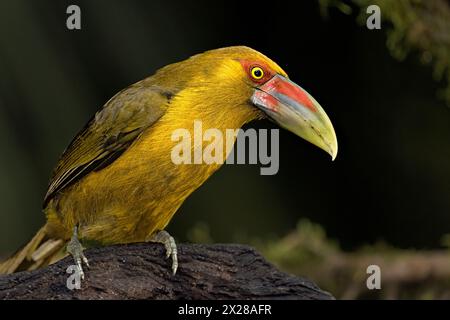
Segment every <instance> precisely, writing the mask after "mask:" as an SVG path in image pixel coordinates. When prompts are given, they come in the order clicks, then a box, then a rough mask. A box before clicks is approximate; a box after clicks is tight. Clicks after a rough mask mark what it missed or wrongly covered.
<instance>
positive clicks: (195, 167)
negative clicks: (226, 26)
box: [0, 46, 337, 276]
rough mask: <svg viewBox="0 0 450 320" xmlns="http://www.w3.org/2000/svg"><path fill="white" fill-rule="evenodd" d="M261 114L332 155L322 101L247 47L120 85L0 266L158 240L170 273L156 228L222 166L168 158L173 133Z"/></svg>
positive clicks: (238, 123)
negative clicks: (40, 216)
mask: <svg viewBox="0 0 450 320" xmlns="http://www.w3.org/2000/svg"><path fill="white" fill-rule="evenodd" d="M262 118H269V119H271V120H273V121H274V122H275V123H277V124H278V125H280V126H281V127H284V128H286V129H287V130H289V131H291V132H293V133H294V134H296V135H298V136H300V137H302V138H304V139H305V140H307V141H309V142H311V143H313V144H315V145H316V146H318V147H320V148H321V149H323V150H325V151H326V152H328V153H329V154H330V155H331V157H332V158H333V159H334V158H335V157H336V153H337V140H336V135H335V132H334V129H333V126H332V124H331V122H330V120H329V118H328V116H327V115H326V114H325V112H324V111H323V109H322V108H321V106H320V105H319V104H318V103H317V101H316V100H314V98H312V97H311V96H310V95H309V94H308V93H307V92H306V91H305V90H304V89H302V88H301V87H300V86H298V85H296V84H295V83H294V82H292V81H291V80H289V78H288V76H287V75H286V73H285V72H284V71H283V70H282V69H281V68H280V67H279V66H278V65H277V64H276V63H275V62H273V61H272V60H270V59H269V58H267V57H266V56H264V55H263V54H261V53H259V52H257V51H255V50H253V49H250V48H248V47H243V46H237V47H228V48H222V49H217V50H211V51H207V52H204V53H202V54H198V55H195V56H193V57H191V58H189V59H187V60H185V61H182V62H179V63H174V64H171V65H168V66H166V67H163V68H161V69H160V70H158V71H157V72H156V73H155V74H154V75H153V76H150V77H148V78H146V79H144V80H142V81H139V82H137V83H135V84H133V85H131V86H129V87H128V88H126V89H124V90H122V91H120V92H119V93H117V94H116V95H115V96H114V97H113V98H111V99H110V100H109V101H108V102H107V103H106V104H105V105H104V106H103V108H101V109H100V110H99V111H98V112H97V113H96V114H95V116H94V117H93V118H92V119H91V120H90V121H89V122H88V123H87V124H86V126H85V127H84V128H83V129H82V130H81V131H80V132H79V133H78V135H77V136H76V137H75V138H74V139H73V141H72V142H71V143H70V144H69V146H68V147H67V149H66V150H65V151H64V153H63V155H62V156H61V158H60V159H59V162H58V164H57V166H56V168H55V170H54V172H53V175H52V178H51V180H50V184H49V187H48V191H47V194H46V196H45V199H44V205H43V207H44V209H43V210H44V212H45V215H46V217H47V223H46V224H45V225H44V226H43V227H42V228H41V229H40V230H39V231H38V232H37V234H36V235H35V236H34V237H33V239H32V240H31V241H30V242H29V243H28V244H27V245H25V246H24V247H23V248H22V249H20V250H19V251H18V252H17V253H16V254H15V255H13V256H12V257H11V258H9V259H8V260H6V261H5V262H3V263H2V264H0V273H12V272H15V271H18V270H33V269H36V268H39V267H42V266H45V265H48V264H51V263H53V262H55V261H57V260H59V259H61V258H62V257H64V256H65V255H66V254H67V253H66V252H68V253H70V254H71V255H72V256H73V258H74V260H75V263H76V264H77V266H78V268H79V271H80V273H81V275H82V276H83V275H84V273H83V269H82V264H83V263H85V264H86V265H88V260H87V259H86V257H85V256H84V254H83V247H82V244H81V242H83V243H85V242H87V243H89V242H90V241H92V242H95V243H100V244H102V245H107V244H116V243H130V242H141V241H152V242H159V243H163V244H164V245H165V247H166V250H167V255H168V256H171V258H172V271H173V273H175V272H176V270H177V266H178V262H177V250H176V245H175V241H174V239H173V238H172V237H171V236H170V235H169V234H168V233H167V232H166V231H164V229H165V228H166V226H167V224H168V223H169V221H170V220H171V218H172V216H173V215H174V213H175V212H176V211H177V209H178V208H179V207H180V206H181V204H182V203H183V201H184V200H185V199H186V198H187V197H188V196H189V195H190V194H191V193H192V192H193V191H194V190H195V189H197V188H198V187H199V186H201V185H202V184H203V183H204V182H205V180H206V179H208V178H209V177H210V176H211V175H212V174H213V173H214V172H215V171H216V170H217V169H218V168H219V167H220V165H221V163H213V164H206V163H201V164H190V165H188V164H184V165H183V164H181V165H180V164H175V163H174V162H173V161H172V160H171V150H172V149H173V147H174V145H175V144H176V142H174V141H173V140H172V139H171V135H172V133H173V132H174V130H176V129H179V128H186V129H188V130H192V128H193V122H194V121H196V120H200V121H202V125H203V129H208V128H217V129H220V130H225V129H238V128H241V127H242V126H243V125H244V124H245V123H247V122H249V121H252V120H255V119H262ZM224 152H225V153H226V152H229V150H225V151H224ZM226 156H227V154H225V155H224V159H226ZM80 241H81V242H80Z"/></svg>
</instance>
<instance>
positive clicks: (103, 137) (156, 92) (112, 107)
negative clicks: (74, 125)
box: [44, 82, 174, 207]
mask: <svg viewBox="0 0 450 320" xmlns="http://www.w3.org/2000/svg"><path fill="white" fill-rule="evenodd" d="M173 94H174V93H173V92H171V91H170V90H165V89H163V88H160V87H157V86H145V85H144V84H142V82H138V83H137V84H134V85H132V86H130V87H128V88H126V89H124V90H122V91H121V92H119V93H118V94H116V95H115V96H114V97H113V98H111V100H109V101H108V102H107V103H106V104H105V105H104V106H103V108H102V109H100V110H99V111H98V112H97V113H96V114H95V116H94V117H93V118H92V119H91V120H90V121H89V122H88V123H87V125H86V126H85V127H84V128H83V129H82V130H81V131H80V132H79V133H78V134H77V136H76V137H75V138H74V139H73V140H72V142H71V143H70V145H69V146H68V147H67V149H66V150H65V151H64V153H63V155H62V156H61V158H60V159H59V161H58V164H57V166H56V168H55V170H54V172H53V175H52V178H51V179H50V184H49V188H48V191H47V194H46V196H45V199H44V207H45V206H46V205H47V203H48V201H50V199H51V198H53V196H54V195H55V194H57V193H58V192H60V191H61V190H62V189H64V188H66V187H67V186H69V185H71V184H73V183H74V182H76V181H78V180H79V179H81V178H82V177H84V176H85V175H87V174H88V173H90V172H92V171H95V170H100V169H102V168H104V167H106V166H108V165H109V164H111V163H112V162H113V161H114V160H115V159H117V158H118V157H119V156H120V155H121V154H122V153H123V152H124V151H125V150H126V149H127V148H128V147H129V146H130V145H131V143H132V142H133V141H134V140H135V139H136V138H137V137H138V136H139V135H140V134H141V133H142V132H143V131H144V130H145V129H146V128H148V127H149V126H151V125H152V124H153V123H155V122H156V121H157V120H158V119H159V118H160V117H161V116H162V115H163V114H164V112H165V110H166V109H167V106H168V105H169V101H170V98H171V97H172V95H173Z"/></svg>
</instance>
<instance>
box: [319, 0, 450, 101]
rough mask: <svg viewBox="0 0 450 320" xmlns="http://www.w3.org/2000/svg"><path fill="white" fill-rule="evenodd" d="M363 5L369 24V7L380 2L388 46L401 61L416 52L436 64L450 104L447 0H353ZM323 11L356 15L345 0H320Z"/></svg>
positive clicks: (362, 17)
mask: <svg viewBox="0 0 450 320" xmlns="http://www.w3.org/2000/svg"><path fill="white" fill-rule="evenodd" d="M351 2H352V3H353V4H354V5H356V6H357V7H359V9H360V10H359V13H358V16H357V21H358V22H359V24H360V25H364V26H365V24H366V19H367V13H366V8H367V7H368V6H370V5H377V6H379V7H380V9H381V18H382V20H383V21H384V23H383V25H382V28H385V25H387V28H388V30H387V42H386V45H387V47H388V49H389V51H390V52H391V54H392V55H393V56H394V57H395V58H396V59H398V60H400V61H402V60H404V59H405V58H406V57H407V56H408V55H409V54H416V55H418V56H419V59H420V61H421V62H422V63H424V64H430V65H432V66H433V76H434V79H435V80H436V81H442V82H445V83H446V87H445V89H443V90H440V91H439V92H438V95H439V96H440V98H442V99H444V100H445V101H446V102H447V104H448V105H449V106H450V32H449V30H450V6H449V3H448V1H446V0H398V1H392V0H352V1H351ZM319 3H320V6H321V12H322V14H323V15H324V16H327V14H328V10H329V9H330V8H337V9H338V10H340V11H341V12H343V13H345V14H352V12H353V10H352V6H350V5H348V4H347V3H345V2H344V1H341V0H319Z"/></svg>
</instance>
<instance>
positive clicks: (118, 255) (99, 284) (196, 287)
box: [0, 243, 333, 299]
mask: <svg viewBox="0 0 450 320" xmlns="http://www.w3.org/2000/svg"><path fill="white" fill-rule="evenodd" d="M86 256H87V257H88V259H89V262H90V265H91V268H90V269H87V270H86V279H85V280H84V281H83V282H82V287H81V290H73V291H71V290H69V289H68V288H67V287H66V281H67V278H68V277H69V274H68V273H66V269H67V267H68V266H69V265H71V264H73V262H72V259H71V258H70V257H67V258H65V259H63V260H61V261H59V262H58V263H56V264H54V265H51V266H49V267H47V268H44V269H41V270H36V271H32V272H20V273H16V274H11V275H2V276H0V299H333V297H332V296H331V295H330V294H329V293H327V292H324V291H322V290H320V289H319V288H318V287H317V286H316V285H315V284H314V283H312V282H311V281H309V280H306V279H302V278H298V277H294V276H291V275H288V274H286V273H283V272H280V271H278V270H277V269H276V268H275V267H274V266H272V265H271V264H269V263H268V262H267V261H266V260H265V259H264V258H263V257H262V256H261V255H259V254H258V253H257V252H256V251H255V250H254V249H252V248H250V247H247V246H242V245H221V244H217V245H193V244H181V245H179V247H178V257H179V264H180V266H179V269H178V272H177V274H176V275H175V276H172V274H171V271H170V270H171V269H170V265H171V261H170V259H168V260H166V259H165V254H164V248H163V247H162V246H161V245H158V244H150V243H139V244H130V245H116V246H110V247H103V248H94V249H90V250H87V251H86Z"/></svg>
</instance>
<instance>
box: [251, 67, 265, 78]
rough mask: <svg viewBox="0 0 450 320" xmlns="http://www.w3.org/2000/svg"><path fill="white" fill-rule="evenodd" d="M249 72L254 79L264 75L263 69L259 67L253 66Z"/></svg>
mask: <svg viewBox="0 0 450 320" xmlns="http://www.w3.org/2000/svg"><path fill="white" fill-rule="evenodd" d="M250 73H251V75H252V77H253V79H256V80H261V79H262V77H264V71H263V69H262V68H261V67H253V68H252V69H251V70H250Z"/></svg>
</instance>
